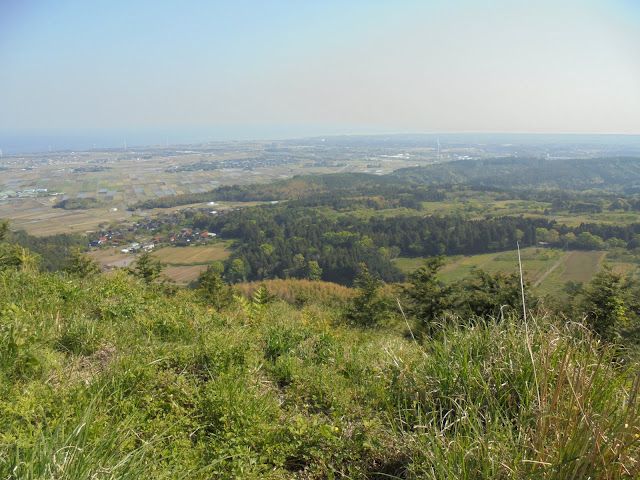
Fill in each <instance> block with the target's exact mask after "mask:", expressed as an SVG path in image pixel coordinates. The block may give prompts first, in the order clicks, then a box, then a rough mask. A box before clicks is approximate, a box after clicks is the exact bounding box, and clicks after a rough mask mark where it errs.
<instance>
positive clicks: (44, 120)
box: [0, 0, 640, 134]
mask: <svg viewBox="0 0 640 480" xmlns="http://www.w3.org/2000/svg"><path fill="white" fill-rule="evenodd" d="M638 4H640V2H638V1H631V0H630V1H623V0H579V1H578V0H575V1H574V0H566V1H565V0H553V1H548V0H536V1H532V0H527V1H519V0H505V1H497V0H496V1H492V0H485V1H481V0H476V1H471V0H469V1H457V0H450V1H409V0H394V1H392V0H389V1H375V0H366V1H365V0H335V1H334V0H323V1H304V0H291V1H278V0H272V1H243V0H235V1H224V2H223V1H215V0H213V1H189V0H181V1H180V0H176V1H162V0H155V1H133V0H126V1H124V0H108V1H102V0H91V1H87V0H82V1H80V0H56V1H53V0H49V1H37V0H0V130H5V131H6V130H15V129H27V128H63V129H76V128H77V129H84V128H115V127H117V128H138V127H157V128H165V127H168V126H174V127H189V126H203V125H212V126H234V127H236V128H241V127H243V126H247V128H248V127H249V126H251V127H252V128H255V127H256V126H258V127H264V128H265V129H268V128H274V127H277V126H288V125H297V126H298V127H305V128H308V129H313V128H316V129H319V130H322V129H323V128H329V126H333V127H332V128H337V129H338V130H340V129H343V130H344V131H345V133H349V130H352V131H366V130H367V129H368V130H371V131H389V132H394V131H405V132H435V131H439V132H447V131H449V132H451V131H456V132H460V131H477V132H478V131H487V132H488V131H494V132H550V133H556V132H558V133H559V132H576V133H634V134H640V6H639V5H638ZM265 131H266V130H265ZM318 133H322V132H321V131H319V132H318ZM327 133H329V132H327ZM334 133H335V132H334Z"/></svg>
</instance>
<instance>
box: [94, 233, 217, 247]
mask: <svg viewBox="0 0 640 480" xmlns="http://www.w3.org/2000/svg"><path fill="white" fill-rule="evenodd" d="M216 236H217V235H216V234H215V233H213V232H199V231H193V230H190V229H188V228H183V229H182V230H181V231H180V233H172V234H170V235H167V236H165V235H156V236H155V237H153V238H152V239H151V240H149V241H147V242H145V243H142V244H141V243H140V242H131V243H128V241H127V240H126V239H125V238H123V236H122V234H121V233H120V232H117V231H113V230H110V231H108V232H101V233H100V237H98V238H96V239H94V240H91V241H90V242H89V246H90V247H98V248H99V247H103V246H112V247H122V250H120V251H121V252H122V253H138V252H140V251H145V252H149V251H151V250H153V249H154V248H155V247H156V246H157V245H161V244H167V243H168V244H170V245H176V246H187V245H206V243H207V241H208V240H211V239H213V238H215V237H216ZM129 239H131V236H130V235H129ZM129 241H130V240H129Z"/></svg>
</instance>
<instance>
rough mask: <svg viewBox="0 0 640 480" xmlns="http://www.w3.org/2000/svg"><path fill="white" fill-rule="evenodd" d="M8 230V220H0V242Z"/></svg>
mask: <svg viewBox="0 0 640 480" xmlns="http://www.w3.org/2000/svg"><path fill="white" fill-rule="evenodd" d="M8 231H9V220H0V242H1V241H2V240H4V236H5V235H6V234H7V232H8Z"/></svg>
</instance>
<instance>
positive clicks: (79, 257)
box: [64, 247, 100, 278]
mask: <svg viewBox="0 0 640 480" xmlns="http://www.w3.org/2000/svg"><path fill="white" fill-rule="evenodd" d="M69 253H70V254H71V256H70V257H69V258H68V260H67V265H66V267H65V269H64V270H65V272H67V273H69V274H71V275H75V276H77V277H80V278H85V277H88V276H91V275H95V274H96V273H98V272H100V266H99V265H98V263H97V262H96V261H95V259H94V258H92V257H91V256H89V255H87V254H86V253H84V252H82V251H81V250H80V249H79V248H78V247H71V248H70V249H69Z"/></svg>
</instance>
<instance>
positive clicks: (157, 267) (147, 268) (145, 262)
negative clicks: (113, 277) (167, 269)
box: [129, 251, 164, 283]
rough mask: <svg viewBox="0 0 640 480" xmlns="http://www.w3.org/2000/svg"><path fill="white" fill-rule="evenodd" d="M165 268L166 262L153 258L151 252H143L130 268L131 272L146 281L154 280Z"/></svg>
mask: <svg viewBox="0 0 640 480" xmlns="http://www.w3.org/2000/svg"><path fill="white" fill-rule="evenodd" d="M163 269H164V264H163V263H161V262H159V261H156V260H153V257H152V256H151V254H150V253H149V252H146V251H145V252H143V253H142V254H141V255H140V257H139V258H138V261H137V262H136V265H135V267H134V268H133V269H129V272H130V273H131V274H132V275H134V276H136V277H138V278H141V279H142V280H144V281H145V282H146V283H151V282H153V281H154V280H155V279H156V278H158V277H159V276H160V272H162V270H163Z"/></svg>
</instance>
